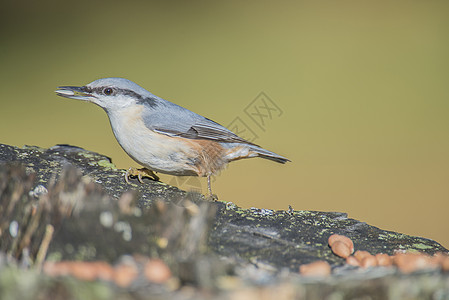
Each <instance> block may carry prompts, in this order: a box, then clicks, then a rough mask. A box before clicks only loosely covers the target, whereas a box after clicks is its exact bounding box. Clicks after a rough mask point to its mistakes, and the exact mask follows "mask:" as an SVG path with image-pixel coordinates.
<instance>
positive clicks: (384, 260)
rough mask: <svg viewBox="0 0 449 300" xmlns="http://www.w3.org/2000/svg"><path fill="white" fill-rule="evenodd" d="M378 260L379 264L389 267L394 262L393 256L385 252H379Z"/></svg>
mask: <svg viewBox="0 0 449 300" xmlns="http://www.w3.org/2000/svg"><path fill="white" fill-rule="evenodd" d="M376 260H377V264H378V265H379V266H384V267H388V266H391V265H392V264H393V259H392V258H391V256H389V255H388V254H384V253H377V254H376Z"/></svg>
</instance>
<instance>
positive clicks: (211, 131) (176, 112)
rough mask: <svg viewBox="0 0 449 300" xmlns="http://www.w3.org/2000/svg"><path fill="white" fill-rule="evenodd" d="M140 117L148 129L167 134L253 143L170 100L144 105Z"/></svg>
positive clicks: (227, 141)
mask: <svg viewBox="0 0 449 300" xmlns="http://www.w3.org/2000/svg"><path fill="white" fill-rule="evenodd" d="M142 117H143V121H144V123H145V125H146V126H147V127H148V128H149V129H151V130H153V131H155V132H158V133H162V134H165V135H168V136H179V137H184V138H189V139H206V140H214V141H218V142H226V143H245V144H250V145H255V144H253V143H251V142H249V141H247V140H245V139H243V138H241V137H239V136H238V135H236V134H235V133H233V132H232V131H230V130H229V129H227V128H226V127H224V126H222V125H220V124H218V123H216V122H214V121H212V120H210V119H207V118H205V117H203V116H200V115H198V114H196V113H194V112H192V111H190V110H188V109H186V108H184V107H181V106H179V105H176V104H174V103H171V102H164V103H159V105H158V106H157V107H146V109H145V110H144V112H143V114H142Z"/></svg>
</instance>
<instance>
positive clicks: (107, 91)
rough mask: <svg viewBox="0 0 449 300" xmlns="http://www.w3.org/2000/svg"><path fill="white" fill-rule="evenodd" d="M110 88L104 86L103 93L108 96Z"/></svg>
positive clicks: (110, 92) (110, 91)
mask: <svg viewBox="0 0 449 300" xmlns="http://www.w3.org/2000/svg"><path fill="white" fill-rule="evenodd" d="M112 92H113V91H112V89H111V88H105V89H104V90H103V93H104V94H105V95H106V96H109V95H111V94H112Z"/></svg>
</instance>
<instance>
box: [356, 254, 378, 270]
mask: <svg viewBox="0 0 449 300" xmlns="http://www.w3.org/2000/svg"><path fill="white" fill-rule="evenodd" d="M360 265H361V266H362V268H369V267H375V266H377V259H376V257H375V256H374V255H371V254H370V255H367V256H365V257H363V259H362V261H361V262H360Z"/></svg>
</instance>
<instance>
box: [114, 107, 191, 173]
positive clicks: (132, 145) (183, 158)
mask: <svg viewBox="0 0 449 300" xmlns="http://www.w3.org/2000/svg"><path fill="white" fill-rule="evenodd" d="M143 109H144V107H143V105H133V106H131V107H129V108H122V109H121V110H120V112H109V113H108V116H109V120H110V122H111V127H112V131H113V132H114V135H115V137H116V139H117V141H118V142H119V144H120V146H122V148H123V150H125V152H126V153H128V155H129V156H131V158H133V159H134V160H135V161H136V162H138V163H139V164H141V165H143V166H144V167H147V168H149V169H151V170H153V171H157V172H161V173H166V174H171V175H196V172H195V167H194V166H193V165H192V160H191V159H190V160H189V158H193V157H195V155H197V154H195V153H194V150H193V149H191V148H190V147H189V145H188V143H185V142H183V141H182V140H181V139H180V138H176V137H169V136H166V135H163V134H159V133H156V132H154V131H152V130H150V129H148V128H147V127H146V126H145V124H144V122H143V120H142V117H141V113H142V110H143Z"/></svg>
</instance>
